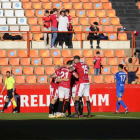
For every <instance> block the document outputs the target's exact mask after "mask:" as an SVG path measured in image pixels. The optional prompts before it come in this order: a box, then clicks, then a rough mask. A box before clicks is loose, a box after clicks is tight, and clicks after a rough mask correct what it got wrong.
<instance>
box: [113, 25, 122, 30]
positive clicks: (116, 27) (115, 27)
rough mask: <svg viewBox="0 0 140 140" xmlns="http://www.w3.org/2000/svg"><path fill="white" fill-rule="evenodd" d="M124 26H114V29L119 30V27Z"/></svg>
mask: <svg viewBox="0 0 140 140" xmlns="http://www.w3.org/2000/svg"><path fill="white" fill-rule="evenodd" d="M122 27H123V26H114V31H118V28H122Z"/></svg>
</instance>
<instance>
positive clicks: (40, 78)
mask: <svg viewBox="0 0 140 140" xmlns="http://www.w3.org/2000/svg"><path fill="white" fill-rule="evenodd" d="M37 82H38V83H39V84H47V83H48V77H47V76H38V78H37Z"/></svg>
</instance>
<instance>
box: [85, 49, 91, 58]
mask: <svg viewBox="0 0 140 140" xmlns="http://www.w3.org/2000/svg"><path fill="white" fill-rule="evenodd" d="M83 55H84V57H92V58H93V51H92V50H83Z"/></svg>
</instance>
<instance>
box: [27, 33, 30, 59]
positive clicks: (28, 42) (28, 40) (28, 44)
mask: <svg viewBox="0 0 140 140" xmlns="http://www.w3.org/2000/svg"><path fill="white" fill-rule="evenodd" d="M27 49H28V57H29V56H30V38H29V32H27Z"/></svg>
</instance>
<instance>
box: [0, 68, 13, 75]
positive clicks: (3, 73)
mask: <svg viewBox="0 0 140 140" xmlns="http://www.w3.org/2000/svg"><path fill="white" fill-rule="evenodd" d="M7 71H10V72H11V67H1V74H2V75H6V72H7Z"/></svg>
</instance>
